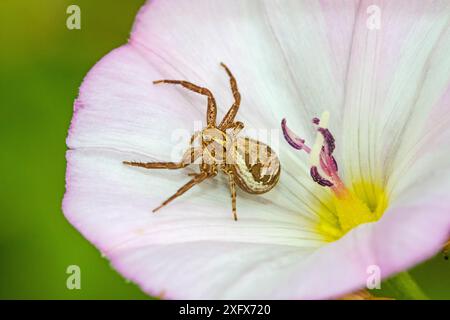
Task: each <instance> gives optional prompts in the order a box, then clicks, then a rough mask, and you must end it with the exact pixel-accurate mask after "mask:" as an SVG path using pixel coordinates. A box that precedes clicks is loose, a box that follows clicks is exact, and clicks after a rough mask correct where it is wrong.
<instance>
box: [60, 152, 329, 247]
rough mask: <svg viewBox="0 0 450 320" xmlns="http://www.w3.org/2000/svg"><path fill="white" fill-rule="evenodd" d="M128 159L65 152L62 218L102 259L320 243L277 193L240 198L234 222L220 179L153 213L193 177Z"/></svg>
mask: <svg viewBox="0 0 450 320" xmlns="http://www.w3.org/2000/svg"><path fill="white" fill-rule="evenodd" d="M126 156H129V154H127V153H122V152H119V151H112V150H93V149H84V150H71V151H68V153H67V160H68V172H67V192H66V195H65V198H64V206H63V209H64V213H65V215H66V217H67V218H68V219H69V221H70V222H71V223H72V224H73V225H74V226H75V227H76V228H77V229H78V230H80V232H82V233H83V234H84V235H85V236H86V237H87V238H88V239H89V240H91V241H92V242H93V243H94V244H96V245H97V246H98V247H99V248H100V249H101V251H102V252H104V253H106V254H107V253H108V252H111V251H114V250H116V249H118V248H121V247H125V248H127V247H136V246H138V247H139V246H145V245H150V244H160V243H173V242H177V243H178V242H179V243H183V242H188V241H205V240H211V241H229V242H255V243H265V244H275V245H289V246H297V247H317V246H319V245H320V244H321V243H322V240H321V238H320V236H319V235H317V234H316V233H315V232H313V227H314V223H313V222H314V221H310V220H308V219H306V218H304V217H303V216H302V215H299V214H298V212H297V211H296V210H295V209H294V207H293V204H289V203H287V201H285V199H283V198H284V197H286V196H285V195H284V194H283V192H282V191H281V190H280V191H275V190H274V192H271V194H270V195H267V196H264V195H263V196H261V197H260V198H258V199H255V198H254V197H249V196H246V195H245V194H241V192H239V194H238V201H237V205H238V216H239V221H238V222H235V221H234V220H233V219H232V216H231V200H230V191H229V190H228V187H227V184H226V180H225V179H223V180H220V179H217V178H216V179H210V180H207V181H205V182H203V183H202V184H200V185H198V186H196V187H195V188H192V189H191V190H189V191H188V192H187V193H186V194H185V195H183V196H181V197H179V198H178V199H176V200H174V201H173V202H172V203H171V204H170V205H168V206H166V207H164V208H162V209H161V210H160V211H158V213H152V212H151V210H152V209H153V208H155V207H156V206H158V205H159V204H160V203H161V202H162V201H163V200H165V199H166V198H168V197H169V196H170V195H172V194H173V193H175V191H176V189H177V188H178V187H180V186H181V185H183V184H184V183H186V182H187V181H188V180H190V179H191V178H190V177H188V176H187V172H186V171H183V170H175V171H165V170H162V171H157V172H155V171H150V170H145V169H138V168H130V167H126V166H124V165H123V164H122V163H121V160H122V159H123V158H124V157H126ZM283 202H285V203H284V204H283ZM289 207H290V208H289Z"/></svg>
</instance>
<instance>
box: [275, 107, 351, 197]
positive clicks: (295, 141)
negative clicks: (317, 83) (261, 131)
mask: <svg viewBox="0 0 450 320" xmlns="http://www.w3.org/2000/svg"><path fill="white" fill-rule="evenodd" d="M329 119H330V113H329V112H327V111H325V112H324V113H323V114H322V117H321V119H319V118H314V119H313V120H312V122H313V123H314V124H316V125H319V124H320V127H319V128H318V129H317V131H318V133H317V137H316V143H315V144H314V146H313V148H312V149H310V148H308V147H307V146H306V145H305V140H303V139H301V138H299V137H298V136H297V135H295V133H293V132H292V131H291V130H290V129H289V128H288V127H287V125H286V119H283V121H282V122H281V127H282V129H283V134H284V137H285V138H286V140H287V142H288V143H289V144H290V145H291V146H292V147H294V148H295V149H298V150H301V149H304V150H305V151H306V152H307V153H309V154H310V163H311V169H310V175H311V178H312V179H313V180H314V182H317V183H318V184H319V185H321V186H323V187H330V188H331V190H333V192H334V193H335V194H336V195H338V196H343V195H346V194H347V193H348V192H347V189H346V187H345V185H344V184H343V183H342V181H341V179H340V177H339V175H338V164H337V162H336V159H335V158H334V157H333V152H334V150H335V148H336V143H335V139H334V137H333V135H332V134H331V132H330V130H328V128H327V125H328V121H329ZM319 169H320V170H319ZM322 174H325V175H326V176H327V178H325V177H323V176H322Z"/></svg>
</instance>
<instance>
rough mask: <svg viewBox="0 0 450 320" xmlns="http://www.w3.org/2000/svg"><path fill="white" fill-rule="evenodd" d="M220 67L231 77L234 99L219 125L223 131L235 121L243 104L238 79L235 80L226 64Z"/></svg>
mask: <svg viewBox="0 0 450 320" xmlns="http://www.w3.org/2000/svg"><path fill="white" fill-rule="evenodd" d="M220 65H221V66H222V67H223V68H224V69H225V71H226V73H227V74H228V77H230V86H231V92H232V93H233V97H234V103H233V105H232V106H231V108H230V110H228V112H227V114H226V115H225V117H223V119H222V121H221V122H220V124H219V128H220V129H222V130H223V129H225V128H226V127H227V126H228V125H230V124H231V123H232V122H233V121H234V118H235V117H236V114H237V112H238V110H239V105H240V104H241V94H240V93H239V89H238V86H237V82H236V79H235V78H234V76H233V74H232V73H231V71H230V69H228V67H227V66H226V65H225V64H224V63H220Z"/></svg>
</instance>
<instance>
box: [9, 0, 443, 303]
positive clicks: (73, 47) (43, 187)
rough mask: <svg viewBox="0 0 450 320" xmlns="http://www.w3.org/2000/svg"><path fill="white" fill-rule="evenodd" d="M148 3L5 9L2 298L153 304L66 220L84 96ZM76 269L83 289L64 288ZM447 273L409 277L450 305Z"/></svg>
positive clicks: (12, 3) (425, 271) (85, 1)
mask: <svg viewBox="0 0 450 320" xmlns="http://www.w3.org/2000/svg"><path fill="white" fill-rule="evenodd" d="M143 2H144V1H143V0H126V1H125V0H122V1H110V0H109V1H108V0H82V1H80V0H79V1H64V0H28V1H17V0H1V1H0V40H1V41H0V44H1V50H0V75H1V77H0V81H1V83H0V104H1V114H0V122H1V125H0V130H1V146H0V152H1V158H0V172H1V176H0V178H1V183H0V199H1V203H0V298H3V299H148V297H147V296H146V295H145V294H143V293H142V292H141V291H140V290H139V288H138V287H137V286H135V285H134V284H132V283H127V282H125V280H124V279H123V278H122V277H121V276H120V275H118V274H117V273H116V272H115V271H114V270H113V269H112V268H111V267H110V265H109V262H108V261H107V260H106V259H103V258H102V257H101V256H100V253H99V252H98V251H97V250H96V249H95V248H94V247H93V246H91V245H90V244H89V243H88V242H87V241H86V240H85V239H84V238H83V237H82V236H81V235H80V234H79V233H78V232H77V231H76V230H75V229H74V228H72V226H71V225H70V224H69V223H68V222H67V221H66V220H65V218H64V216H63V214H62V212H61V200H62V197H63V194H64V174H65V166H66V163H65V158H64V154H65V150H66V146H65V138H66V135H67V129H68V127H69V123H70V119H71V116H72V103H73V100H74V99H75V97H76V96H77V93H78V87H79V85H80V84H81V82H82V80H83V77H84V76H85V74H86V73H87V72H88V70H89V69H90V68H91V67H92V66H93V65H94V64H95V62H97V61H98V60H99V59H100V58H101V57H103V56H104V55H105V54H106V53H108V52H109V51H110V50H112V49H113V48H116V47H118V46H120V45H121V44H123V43H125V42H126V40H127V38H128V35H129V32H130V30H131V26H132V23H133V20H134V16H135V14H136V13H137V11H138V9H139V7H140V6H141V5H142V4H143ZM71 4H76V5H78V6H79V7H80V8H81V30H68V29H67V28H66V19H67V17H68V15H67V14H66V9H67V7H68V6H69V5H71ZM430 236H432V234H430ZM417 245H420V244H417ZM73 264H74V265H78V266H80V268H81V290H68V289H67V288H66V279H67V277H68V275H67V274H66V269H67V267H68V266H69V265H73ZM449 268H450V261H445V260H444V259H443V258H442V256H440V255H439V256H436V257H435V258H434V259H432V260H431V261H429V262H427V263H424V264H422V265H420V266H418V267H416V268H415V269H414V270H413V271H412V275H413V276H414V277H415V278H416V280H417V281H418V283H419V284H420V286H421V287H422V288H423V290H424V291H425V293H426V294H427V295H428V296H429V297H431V298H440V299H450V289H449V288H450V277H449V270H450V269H449Z"/></svg>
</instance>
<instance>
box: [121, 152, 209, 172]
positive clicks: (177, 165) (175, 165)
mask: <svg viewBox="0 0 450 320" xmlns="http://www.w3.org/2000/svg"><path fill="white" fill-rule="evenodd" d="M201 155H202V149H201V148H200V147H191V148H189V149H188V150H186V152H185V153H184V155H183V159H182V160H181V161H180V162H136V161H123V164H126V165H128V166H132V167H141V168H145V169H182V168H185V167H187V166H188V165H190V164H192V163H194V162H195V160H197V159H198V158H199V157H200V156H201Z"/></svg>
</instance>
